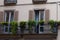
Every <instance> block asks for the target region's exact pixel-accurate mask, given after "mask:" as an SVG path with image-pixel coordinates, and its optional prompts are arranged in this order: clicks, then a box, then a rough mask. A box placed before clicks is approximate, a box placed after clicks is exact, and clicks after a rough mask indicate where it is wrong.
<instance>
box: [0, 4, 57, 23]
mask: <svg viewBox="0 0 60 40" xmlns="http://www.w3.org/2000/svg"><path fill="white" fill-rule="evenodd" d="M34 9H45V10H46V9H49V10H50V16H49V17H50V20H57V17H56V16H57V15H56V14H57V12H56V4H42V5H20V6H5V7H0V11H4V10H17V11H19V15H18V22H19V21H28V19H29V10H34Z"/></svg>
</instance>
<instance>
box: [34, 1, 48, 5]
mask: <svg viewBox="0 0 60 40" xmlns="http://www.w3.org/2000/svg"><path fill="white" fill-rule="evenodd" d="M46 2H47V0H33V3H34V4H44V3H46Z"/></svg>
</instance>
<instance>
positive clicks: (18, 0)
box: [0, 0, 60, 40]
mask: <svg viewBox="0 0 60 40" xmlns="http://www.w3.org/2000/svg"><path fill="white" fill-rule="evenodd" d="M59 6H60V2H59V0H1V1H0V22H9V23H10V22H11V21H17V22H18V23H19V22H20V21H29V20H35V21H36V22H38V21H39V20H44V21H45V22H48V21H49V20H54V21H57V20H60V7H59ZM40 29H43V27H39V30H40ZM6 30H8V31H6ZM9 31H10V27H6V26H4V27H3V28H0V34H1V35H0V36H1V37H0V38H1V40H29V39H30V40H60V38H59V37H60V35H59V34H60V30H59V27H58V34H57V33H49V32H48V31H45V32H46V33H43V34H42V32H41V30H40V31H39V33H40V34H33V35H31V34H29V35H28V34H24V35H23V38H21V37H20V36H18V37H11V35H8V33H9ZM47 32H48V33H47ZM26 35H27V36H26ZM15 36H17V35H15ZM35 36H36V37H35ZM3 38H4V39H3Z"/></svg>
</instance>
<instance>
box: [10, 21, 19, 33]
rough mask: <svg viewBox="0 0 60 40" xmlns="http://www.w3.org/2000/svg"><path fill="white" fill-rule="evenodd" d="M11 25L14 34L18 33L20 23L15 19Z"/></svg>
mask: <svg viewBox="0 0 60 40" xmlns="http://www.w3.org/2000/svg"><path fill="white" fill-rule="evenodd" d="M10 25H11V32H12V34H16V33H17V27H18V23H17V22H14V21H13V22H11V23H10Z"/></svg>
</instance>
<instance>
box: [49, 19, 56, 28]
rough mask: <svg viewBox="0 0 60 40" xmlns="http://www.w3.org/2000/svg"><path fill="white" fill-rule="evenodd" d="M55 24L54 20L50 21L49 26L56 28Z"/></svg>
mask: <svg viewBox="0 0 60 40" xmlns="http://www.w3.org/2000/svg"><path fill="white" fill-rule="evenodd" d="M54 23H55V22H54V20H50V21H49V22H48V24H49V25H51V28H53V27H54Z"/></svg>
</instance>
